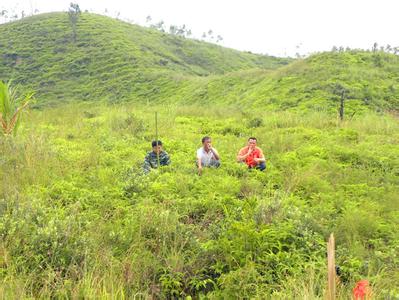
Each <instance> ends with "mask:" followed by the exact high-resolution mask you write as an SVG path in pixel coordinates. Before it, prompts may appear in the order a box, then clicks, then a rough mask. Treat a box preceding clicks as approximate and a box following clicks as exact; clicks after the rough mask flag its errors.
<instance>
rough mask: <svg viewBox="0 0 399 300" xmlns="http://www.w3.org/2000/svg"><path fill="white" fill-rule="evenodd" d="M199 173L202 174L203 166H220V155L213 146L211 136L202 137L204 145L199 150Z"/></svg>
mask: <svg viewBox="0 0 399 300" xmlns="http://www.w3.org/2000/svg"><path fill="white" fill-rule="evenodd" d="M197 166H198V174H199V175H201V173H202V167H216V168H218V167H219V166H220V156H219V153H218V152H217V150H216V149H215V148H213V147H212V141H211V138H210V137H209V136H205V137H203V138H202V147H201V148H199V149H198V150H197Z"/></svg>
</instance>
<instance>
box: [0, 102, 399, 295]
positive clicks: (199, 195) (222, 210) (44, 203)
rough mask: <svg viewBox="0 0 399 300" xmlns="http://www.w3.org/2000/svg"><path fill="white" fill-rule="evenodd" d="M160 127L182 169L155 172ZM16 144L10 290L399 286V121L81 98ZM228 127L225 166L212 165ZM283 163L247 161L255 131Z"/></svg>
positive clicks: (46, 116) (194, 291)
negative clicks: (330, 245)
mask: <svg viewBox="0 0 399 300" xmlns="http://www.w3.org/2000/svg"><path fill="white" fill-rule="evenodd" d="M154 110H157V111H158V112H159V126H160V128H159V134H160V137H161V139H162V140H163V142H164V144H165V149H166V150H167V151H168V152H169V154H170V155H171V159H172V164H171V166H169V167H165V168H163V169H161V170H156V171H152V172H151V173H150V174H149V175H148V176H143V175H142V171H141V165H142V161H143V158H144V155H145V153H146V151H148V150H149V149H150V141H151V139H152V138H153V136H154ZM24 121H25V122H24V123H23V125H24V126H23V127H21V132H20V135H19V136H17V137H16V138H14V139H10V138H9V139H5V138H1V139H0V153H2V156H1V157H0V176H1V178H2V180H1V184H0V215H1V218H0V236H1V244H0V259H1V260H0V298H2V299H3V298H4V299H25V298H29V299H31V298H70V299H77V298H90V299H127V298H140V299H149V298H152V299H171V298H184V297H186V296H189V295H190V296H191V297H192V298H194V299H200V298H201V297H203V296H206V297H207V299H239V298H241V299H243V298H245V299H248V298H251V299H324V293H325V288H326V245H325V241H326V239H327V237H328V235H329V234H330V232H334V233H335V236H336V240H337V253H336V261H337V265H339V266H340V269H341V275H340V281H339V283H338V285H337V290H338V296H339V297H338V298H339V299H349V298H350V295H351V291H352V288H353V286H354V284H355V282H356V281H358V280H360V279H368V280H369V281H370V283H371V285H372V289H373V297H375V299H388V298H395V297H396V298H397V297H398V296H399V285H398V282H399V277H398V276H399V273H398V272H397V270H398V269H399V256H398V253H399V231H398V230H397V228H398V226H399V215H398V211H399V206H398V205H399V201H398V195H399V178H398V174H399V173H398V172H399V155H398V143H399V123H398V120H397V119H395V118H392V117H387V116H386V117H381V116H377V115H375V114H366V115H364V116H361V117H360V116H358V115H355V116H354V118H353V119H352V120H351V121H350V122H337V121H336V118H335V117H334V116H331V115H328V114H325V113H323V112H314V113H311V114H307V115H306V116H303V115H301V114H293V113H287V112H279V113H266V112H262V111H260V112H254V111H251V110H247V111H242V110H240V109H236V110H234V109H231V107H230V108H227V107H226V108H221V107H220V108H204V106H199V107H198V106H191V107H188V106H165V107H153V106H148V107H139V106H137V105H129V106H128V105H119V106H102V105H97V106H93V105H91V104H90V105H89V104H79V105H69V106H61V107H59V108H54V109H46V110H43V111H37V110H36V111H32V112H31V114H30V115H29V116H27V118H26V119H25V120H24ZM206 134H209V135H211V136H212V137H213V140H214V143H213V144H214V146H215V148H217V149H218V151H219V153H220V154H221V159H222V166H221V168H220V169H217V170H205V172H204V174H203V176H201V177H199V176H197V175H196V170H195V165H194V155H195V150H196V149H197V148H198V147H200V139H201V137H202V136H204V135H206ZM252 135H255V136H257V137H258V139H259V145H260V147H262V148H263V150H264V152H265V154H266V157H267V165H268V167H267V171H266V172H264V173H263V172H259V171H253V172H249V171H248V170H247V169H246V168H245V167H244V166H242V165H240V164H238V163H236V162H235V155H236V153H237V151H238V149H240V147H242V146H243V145H244V144H245V143H246V138H247V137H248V136H252Z"/></svg>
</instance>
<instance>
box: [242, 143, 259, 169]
mask: <svg viewBox="0 0 399 300" xmlns="http://www.w3.org/2000/svg"><path fill="white" fill-rule="evenodd" d="M248 148H249V146H245V147H244V148H242V149H241V150H240V152H238V155H239V156H243V155H245V154H247V153H248ZM263 157H264V156H263V152H262V150H261V149H260V148H259V147H255V149H254V150H253V151H252V152H251V154H250V155H248V156H247V157H246V159H245V163H246V164H247V165H248V167H252V168H253V167H256V166H257V165H258V163H257V162H256V161H255V158H263Z"/></svg>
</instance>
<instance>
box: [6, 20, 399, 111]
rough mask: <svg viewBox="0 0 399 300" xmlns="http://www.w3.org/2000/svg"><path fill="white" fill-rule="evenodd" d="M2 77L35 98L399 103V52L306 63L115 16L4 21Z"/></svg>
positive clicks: (381, 106) (351, 107) (353, 106)
mask: <svg viewBox="0 0 399 300" xmlns="http://www.w3.org/2000/svg"><path fill="white" fill-rule="evenodd" d="M0 34H1V36H5V37H7V38H5V39H3V40H2V41H1V47H0V60H1V64H0V79H3V80H7V79H10V78H13V79H14V80H15V82H17V83H21V84H23V85H24V86H25V87H26V88H29V87H30V88H32V89H33V90H36V91H37V98H38V104H39V105H42V104H43V103H47V102H52V103H59V102H67V101H71V100H88V101H99V100H107V101H109V102H113V103H117V102H121V101H133V102H140V103H183V104H184V103H186V104H187V103H202V104H213V105H215V104H216V105H222V106H223V105H226V104H228V105H237V106H243V105H245V106H249V107H253V108H260V109H264V110H287V109H289V110H300V111H308V110H309V109H310V110H323V111H330V112H334V114H335V112H336V111H337V108H338V105H339V100H340V98H341V95H342V91H345V99H346V100H347V101H346V103H345V105H346V113H347V114H348V115H349V116H351V115H353V114H354V113H362V112H364V111H367V110H369V109H371V110H377V111H378V110H398V109H399V56H397V55H393V54H387V53H384V52H380V51H377V52H366V51H355V50H353V51H346V52H330V53H321V54H315V55H312V56H310V57H309V58H306V59H303V60H295V61H293V60H290V59H281V58H274V57H267V56H260V55H254V54H249V53H244V52H239V51H235V50H232V49H226V48H222V47H220V46H216V45H213V44H209V43H204V42H200V41H194V40H188V39H184V38H179V37H176V36H172V35H168V34H164V33H161V32H158V31H156V30H151V29H147V28H142V27H140V26H135V25H131V24H128V23H124V22H121V21H118V20H115V19H111V18H108V17H104V16H99V15H93V14H82V15H81V17H80V18H79V21H78V24H77V39H76V42H75V41H74V40H73V35H72V28H71V25H70V23H69V19H68V15H67V14H66V13H52V14H45V15H38V16H35V17H31V18H27V19H23V20H21V21H17V22H13V23H9V24H3V25H0Z"/></svg>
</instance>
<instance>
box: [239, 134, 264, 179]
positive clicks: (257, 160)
mask: <svg viewBox="0 0 399 300" xmlns="http://www.w3.org/2000/svg"><path fill="white" fill-rule="evenodd" d="M237 161H239V162H245V163H246V164H247V166H248V168H249V169H252V168H255V169H258V170H261V171H263V170H265V169H266V159H265V156H264V155H263V152H262V149H260V148H259V147H256V138H255V137H250V138H249V139H248V145H247V146H245V147H244V148H242V149H241V150H240V151H239V152H238V155H237Z"/></svg>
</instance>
